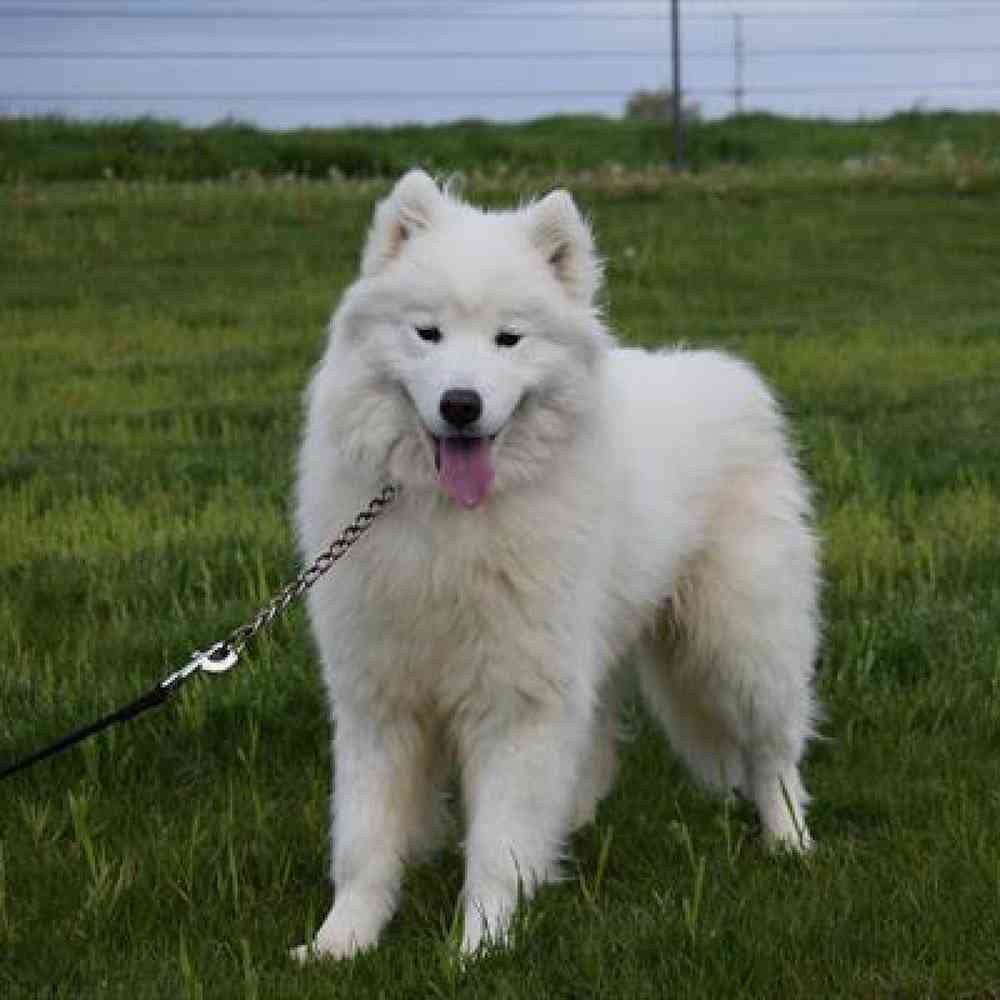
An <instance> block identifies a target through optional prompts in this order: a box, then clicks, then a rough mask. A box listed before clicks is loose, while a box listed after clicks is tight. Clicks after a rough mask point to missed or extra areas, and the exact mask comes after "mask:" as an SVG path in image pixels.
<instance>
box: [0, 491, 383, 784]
mask: <svg viewBox="0 0 1000 1000" xmlns="http://www.w3.org/2000/svg"><path fill="white" fill-rule="evenodd" d="M399 492H400V491H399V487H398V486H386V487H384V488H383V490H382V491H381V493H379V494H378V496H375V497H373V498H372V499H371V501H369V503H368V506H367V507H365V508H364V510H362V511H360V512H359V513H358V515H357V517H355V518H354V520H353V521H351V523H350V524H349V525H347V527H346V528H344V530H343V531H342V532H341V533H340V534H339V535H337V537H336V538H335V539H334V540H333V541H332V542H330V544H329V545H328V546H327V547H326V548H325V549H323V551H322V552H320V554H319V555H318V556H316V558H315V559H314V560H313V561H312V562H311V563H310V564H309V565H308V566H307V567H306V568H305V569H304V570H303V571H302V572H301V573H299V575H298V576H297V577H295V579H294V580H292V581H291V582H290V583H288V584H286V585H285V586H284V587H282V588H281V590H279V591H278V592H277V593H276V594H275V595H274V596H273V597H272V598H271V599H270V600H269V601H268V602H267V604H265V605H264V606H263V607H262V608H261V609H260V610H259V611H258V612H257V613H256V614H255V615H254V616H253V618H251V619H250V621H248V622H247V623H246V624H244V625H240V626H239V628H235V629H233V631H232V632H230V633H229V635H228V636H226V638H225V639H222V640H220V641H219V642H217V643H215V645H214V646H211V647H209V649H208V650H207V651H205V652H202V651H201V650H196V651H195V652H194V653H192V654H191V658H190V659H189V660H188V662H187V663H186V664H185V665H184V666H183V667H181V669H180V670H176V671H174V673H172V674H170V675H169V676H168V677H165V678H164V679H163V680H162V681H160V683H159V684H157V685H156V687H153V688H151V689H150V690H149V691H147V692H146V693H145V694H143V695H141V696H140V697H139V698H136V700H135V701H133V702H130V703H129V704H128V705H125V706H124V707H122V708H119V709H117V710H116V711H114V712H112V713H111V714H109V715H106V716H104V717H103V718H101V719H98V720H97V721H96V722H93V723H91V724H90V725H89V726H84V727H83V728H82V729H78V730H76V732H73V733H70V734H69V735H68V736H65V737H63V738H62V739H60V740H57V741H56V742H55V743H53V744H51V745H50V746H47V747H45V748H44V749H42V750H39V751H37V752H36V753H33V754H31V755H29V756H27V757H24V758H22V759H21V760H18V761H15V762H14V763H13V764H10V765H9V766H7V767H4V768H0V781H2V780H3V779H4V778H7V777H9V776H10V775H12V774H15V773H16V772H18V771H23V770H24V769H25V768H28V767H30V766H31V765H32V764H37V763H38V762H39V761H41V760H44V759H45V758H46V757H51V756H53V755H54V754H57V753H61V752H62V751H63V750H68V749H69V748H70V747H71V746H73V745H74V744H76V743H79V742H80V741H81V740H84V739H86V738H87V737H88V736H92V735H94V734H95V733H99V732H100V731H101V730H102V729H106V728H107V727H108V726H111V725H113V724H114V723H116V722H125V721H126V720H128V719H133V718H135V716H137V715H139V714H140V713H141V712H144V711H145V710H146V709H148V708H153V707H155V706H156V705H161V704H163V702H165V701H166V700H167V699H168V698H169V697H170V696H171V695H172V694H173V693H174V692H175V691H176V690H177V689H178V688H179V687H180V686H181V685H182V684H183V683H184V682H185V681H187V680H188V679H189V678H191V677H193V676H194V675H195V674H197V673H201V672H205V673H209V674H221V673H225V672H226V671H227V670H230V669H232V667H234V666H235V665H236V662H237V660H239V657H240V654H241V653H242V652H243V649H244V648H245V646H246V645H247V643H248V642H250V641H251V640H253V639H254V638H255V637H256V636H257V634H258V633H259V632H261V631H263V630H264V629H266V628H268V627H269V626H270V625H271V624H272V623H273V622H274V620H275V619H276V618H278V617H279V616H280V615H282V614H284V613H285V611H287V610H288V607H289V605H291V604H293V603H294V602H295V601H297V600H298V599H299V598H300V597H302V595H303V594H304V593H305V592H306V591H307V590H309V588H310V587H312V586H313V585H314V584H315V583H316V581H317V580H319V579H320V577H322V576H324V575H325V574H326V573H328V572H329V571H330V569H331V568H332V567H333V564H334V563H336V562H337V561H338V560H339V559H342V558H343V557H344V555H346V554H347V551H348V549H350V547H351V546H352V545H353V544H354V543H355V542H356V541H357V540H358V539H359V538H360V537H361V536H362V535H363V534H364V533H365V532H366V531H367V530H368V529H369V528H370V527H371V526H372V524H373V523H374V521H375V519H376V518H377V517H378V516H379V515H380V514H381V513H382V512H383V511H385V509H386V508H387V507H388V506H389V505H390V504H391V503H392V502H393V501H394V500H395V499H396V498H397V497H398V496H399Z"/></svg>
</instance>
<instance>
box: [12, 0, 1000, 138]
mask: <svg viewBox="0 0 1000 1000" xmlns="http://www.w3.org/2000/svg"><path fill="white" fill-rule="evenodd" d="M678 7H679V14H680V41H681V53H682V60H681V71H682V92H683V94H684V101H685V107H686V108H687V111H688V113H689V114H690V115H692V116H694V115H698V116H701V117H702V118H704V119H715V118H719V117H723V116H727V115H730V114H732V113H734V112H749V111H767V112H772V113H775V114H781V115H795V116H811V117H829V118H837V119H858V118H864V117H879V116H884V115H887V114H890V113H892V112H894V111H899V110H904V109H906V110H913V109H918V110H926V111H933V110H938V109H945V108H947V109H955V110H975V109H978V110H986V109H992V108H995V107H996V106H997V102H998V99H1000V71H998V65H1000V3H997V2H996V0H829V2H828V0H812V2H803V0H767V2H764V0H680V2H679V5H678ZM670 41H671V4H670V2H669V0H659V2H657V0H618V2H608V0H574V2H557V0H425V2H416V0H345V2H335V0H288V2H278V0H30V2H29V0H20V2H18V0H0V115H7V116H22V115H39V114H60V115H65V116H69V117H85V118H134V117H136V116H143V115H149V116H155V117H158V118H170V119H173V120H175V121H178V122H182V123H184V124H189V125H207V124H210V123H214V122H219V121H221V120H225V119H237V120H239V121H243V122H248V123H252V124H255V125H257V126H260V127H262V128H267V129H291V128H298V127H302V126H336V125H347V124H361V123H368V124H390V123H402V122H421V123H432V122H442V121H452V120H456V119H467V118H485V119H491V120H498V121H518V120H524V119H529V118H536V117H539V116H544V115H551V114H557V113H598V114H604V115H621V114H623V113H624V112H625V110H626V107H627V106H628V107H629V108H630V110H631V112H632V113H633V114H634V115H639V116H656V115H658V114H661V113H664V112H665V104H664V103H663V102H662V101H659V102H658V101H657V96H660V97H662V93H663V91H664V90H665V89H666V88H668V87H669V86H670V83H671V79H672V72H673V66H672V61H671V49H670ZM650 94H652V95H653V97H652V98H650V97H649V95H650ZM630 99H631V105H629V101H630Z"/></svg>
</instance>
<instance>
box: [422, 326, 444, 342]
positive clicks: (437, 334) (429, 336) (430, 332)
mask: <svg viewBox="0 0 1000 1000" xmlns="http://www.w3.org/2000/svg"><path fill="white" fill-rule="evenodd" d="M416 331H417V336H418V337H419V338H420V339H421V340H426V341H427V343H428V344H436V343H438V341H440V339H441V331H440V330H439V329H438V328H437V327H436V326H418V327H417V328H416Z"/></svg>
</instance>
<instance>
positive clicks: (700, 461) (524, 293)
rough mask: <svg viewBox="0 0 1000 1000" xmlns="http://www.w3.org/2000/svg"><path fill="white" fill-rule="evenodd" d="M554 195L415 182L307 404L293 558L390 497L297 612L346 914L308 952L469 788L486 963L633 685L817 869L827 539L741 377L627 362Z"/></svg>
mask: <svg viewBox="0 0 1000 1000" xmlns="http://www.w3.org/2000/svg"><path fill="white" fill-rule="evenodd" d="M600 281H601V268H600V263H599V261H598V259H597V257H596V256H595V252H594V246H593V241H592V239H591V234H590V230H589V228H588V226H587V224H586V223H585V222H584V220H583V219H582V218H581V216H580V214H579V213H578V211H577V209H576V206H575V205H574V203H573V200H572V198H571V197H570V196H569V194H567V193H566V192H565V191H555V192H553V193H552V194H550V195H548V196H547V197H545V198H543V199H542V200H540V201H538V202H535V203H533V204H530V205H528V206H527V207H524V208H522V209H520V210H519V211H513V212H482V211H479V210H478V209H476V208H473V207H472V206H470V205H467V204H465V203H463V202H461V201H460V200H458V199H457V198H456V197H454V196H453V195H452V194H451V193H449V192H448V191H447V190H445V191H442V190H440V189H439V188H438V187H437V186H436V185H435V183H434V182H433V181H432V180H431V179H430V178H429V177H428V176H427V175H426V174H424V173H421V172H419V171H413V172H411V173H409V174H407V175H406V176H405V177H403V178H402V180H400V181H399V183H398V184H397V186H396V187H395V189H394V190H393V191H392V192H391V194H390V195H389V196H388V197H387V198H386V199H385V200H384V201H383V202H381V203H380V204H379V206H378V209H377V211H376V213H375V219H374V223H373V225H372V228H371V232H370V235H369V237H368V243H367V246H366V247H365V250H364V257H363V260H362V265H361V276H360V278H359V279H358V281H357V282H356V283H355V284H354V285H352V286H351V287H350V288H349V289H348V290H347V292H346V293H345V294H344V297H343V299H342V301H341V303H340V305H339V308H338V309H337V311H336V313H335V315H334V317H333V320H332V321H331V325H330V342H329V347H328V349H327V353H326V356H325V358H324V359H323V361H322V363H321V364H320V366H319V368H318V370H317V371H316V374H315V377H314V378H313V381H312V384H311V387H310V389H309V394H308V423H307V428H306V434H305V441H304V443H303V446H302V452H301V465H300V482H299V507H298V526H299V533H300V540H301V545H302V549H303V552H304V553H306V555H312V554H313V553H314V552H315V551H316V550H317V549H319V548H320V547H321V546H322V545H323V544H324V542H325V541H326V540H327V539H328V538H329V537H330V536H332V535H333V534H335V533H336V532H337V531H338V530H339V529H340V528H341V527H342V526H343V525H344V524H345V523H347V522H348V521H350V520H351V519H352V517H353V515H354V514H355V512H356V511H357V510H358V509H359V508H361V507H362V506H364V504H365V503H366V502H367V501H368V500H369V499H370V497H371V496H372V495H373V494H374V493H376V492H377V491H378V490H379V489H380V488H381V487H382V486H383V485H384V484H385V483H387V482H392V483H396V484H399V485H400V486H401V487H402V493H401V496H400V498H399V499H398V500H397V501H396V503H395V504H394V505H393V506H392V507H391V508H390V509H389V510H388V511H387V512H386V513H385V514H384V515H383V516H382V518H381V519H380V520H379V521H378V523H377V524H376V525H375V526H374V527H373V528H372V529H371V531H370V532H369V534H368V535H367V536H366V537H365V538H364V539H363V540H362V541H361V542H360V543H359V544H358V545H357V547H356V548H355V549H354V550H353V551H352V553H351V555H350V557H349V558H348V559H347V561H345V562H344V563H342V564H341V565H340V566H339V567H338V568H337V570H336V571H335V572H333V573H332V574H330V575H329V576H328V577H326V578H324V579H323V580H322V581H321V582H320V583H319V584H318V585H317V587H316V588H315V589H314V591H313V592H312V595H311V603H310V613H311V619H312V623H313V627H314V630H315V634H316V638H317V641H318V644H319V648H320V652H321V654H322V658H323V664H324V676H325V680H326V685H327V688H328V692H329V696H330V702H331V710H332V715H333V720H334V724H335V739H334V745H335V762H336V763H335V780H334V785H333V838H332V839H333V848H332V851H333V875H334V881H335V885H336V899H335V902H334V905H333V908H332V909H331V910H330V913H329V915H328V916H327V917H326V919H325V921H324V922H323V924H322V926H321V927H320V929H319V932H318V933H317V935H316V938H315V940H314V941H312V942H310V943H308V944H307V945H305V946H303V948H301V949H299V950H298V954H299V955H300V957H308V956H313V955H332V956H337V957H343V956H348V955H351V954H353V953H355V952H356V951H358V950H359V949H364V948H368V947H370V946H371V945H373V944H374V943H375V941H376V940H377V938H378V936H379V934H380V932H381V931H382V928H383V927H384V926H385V925H386V923H387V922H388V920H389V919H390V917H391V916H392V914H393V912H394V910H395V908H396V905H397V900H398V896H399V888H400V882H401V877H402V870H403V865H404V862H405V860H406V859H408V858H412V857H414V856H416V855H419V854H422V853H424V852H427V851H429V850H432V849H433V848H434V847H435V846H437V845H438V844H439V843H440V842H441V838H442V836H443V835H444V834H445V832H446V829H447V821H446V815H447V808H446V806H447V803H446V797H445V789H446V786H447V781H448V777H449V773H450V771H451V770H452V765H454V764H457V766H458V769H459V773H460V776H461V794H462V800H463V806H464V816H465V822H466V836H465V852H466V876H465V888H464V891H463V911H464V948H465V949H466V950H467V951H470V952H471V951H475V950H476V949H477V948H478V947H479V946H480V944H481V943H483V942H484V941H493V942H502V941H503V940H504V937H505V933H506V931H507V930H508V928H509V923H510V919H511V915H512V911H513V909H514V907H515V906H516V904H517V901H518V899H519V898H522V897H525V896H528V895H530V894H531V892H532V890H533V889H534V888H535V887H536V886H537V885H538V884H539V883H541V882H543V881H544V880H546V879H549V878H551V877H553V876H554V875H555V874H557V867H558V859H559V857H560V852H561V851H562V849H563V845H564V843H565V840H566V838H567V836H568V835H569V833H570V832H571V831H572V830H574V829H575V828H576V827H578V826H580V825H581V824H584V823H587V822H588V821H590V820H591V819H592V818H593V816H594V810H595V808H596V806H597V803H598V802H599V801H600V799H601V798H602V796H604V795H605V793H606V792H607V791H608V789H609V787H610V785H611V783H612V780H613V777H614V770H615V735H616V723H615V704H614V695H613V689H614V685H613V683H612V679H613V677H614V676H615V674H616V673H617V669H616V668H617V667H618V666H619V665H621V664H622V663H623V662H624V663H628V664H632V665H634V666H635V667H636V668H637V670H638V675H639V681H640V687H641V690H642V692H643V694H644V696H645V698H646V700H647V701H648V703H649V706H650V708H651V709H652V711H653V713H654V714H655V716H656V717H657V718H658V719H659V720H660V722H661V723H662V724H663V726H664V728H665V729H666V731H667V733H668V734H669V736H670V739H671V741H672V742H673V745H674V747H675V748H676V750H677V751H678V753H679V754H680V755H681V756H682V757H683V758H684V759H685V760H686V761H687V762H688V764H689V765H690V766H691V768H692V769H693V771H694V772H695V774H696V775H697V776H698V777H699V778H701V779H702V780H703V781H704V782H705V783H706V784H708V785H710V786H713V787H716V788H719V789H721V790H724V791H731V790H733V789H736V790H738V791H739V792H741V793H742V794H743V795H744V796H745V797H746V798H748V799H749V800H750V801H752V802H753V803H754V804H755V805H756V808H757V810H758V812H759V815H760V820H761V823H762V826H763V830H764V833H765V836H766V837H767V838H768V839H769V840H770V841H771V842H774V843H778V844H783V845H787V846H788V847H790V848H793V849H802V848H805V847H806V846H808V844H809V834H808V832H807V831H806V826H805V819H804V810H805V804H806V800H807V797H806V793H805V790H804V788H803V785H802V781H801V779H800V777H799V761H800V758H801V756H802V753H803V749H804V746H805V744H806V741H807V740H808V738H809V737H810V735H811V733H812V727H813V718H814V707H813V697H812V683H811V678H812V665H813V660H814V655H815V651H816V644H817V635H818V622H817V580H818V577H817V565H816V545H815V542H814V539H813V536H812V534H811V532H810V529H809V526H808V517H809V499H808V493H807V489H806V487H805V484H804V482H803V479H802V477H801V476H800V474H799V472H798V470H797V468H796V465H795V462H794V460H793V458H792V456H791V454H790V451H789V446H788V444H787V442H786V439H785V434H784V431H783V425H782V419H781V416H780V414H779V411H778V408H777V406H776V405H775V402H774V400H773V398H772V397H771V395H770V394H769V392H768V390H767V388H766V387H765V386H764V384H763V383H762V382H761V380H760V378H759V377H758V376H757V375H756V374H755V373H754V371H753V370H752V369H751V368H750V367H749V366H748V365H746V364H743V363H741V362H739V361H737V360H734V359H733V358H730V357H727V356H726V355H724V354H720V353H716V352H710V351H682V350H675V351H665V352H662V353H647V352H645V351H639V350H628V349H622V348H619V347H617V346H616V345H615V342H614V341H613V339H612V338H611V336H610V335H609V334H608V332H607V331H606V329H605V327H604V325H603V324H602V322H601V319H600V317H599V315H598V312H597V311H596V308H595V304H594V297H595V294H596V293H597V291H598V288H599V285H600Z"/></svg>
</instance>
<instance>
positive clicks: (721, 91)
mask: <svg viewBox="0 0 1000 1000" xmlns="http://www.w3.org/2000/svg"><path fill="white" fill-rule="evenodd" d="M928 89H932V90H951V91H959V90H968V91H982V92H984V93H985V92H995V91H1000V81H997V80H978V81H963V80H959V81H953V82H942V81H938V80H934V81H930V82H928V81H922V82H920V83H909V84H906V83H896V82H892V83H868V84H843V85H836V84H834V85H824V86H799V85H792V86H782V85H775V86H769V85H761V86H759V87H747V88H746V93H748V94H818V93H834V92H838V93H863V92H866V91H896V92H905V91H911V92H917V93H920V92H923V91H925V90H928ZM684 92H685V93H686V94H695V95H698V94H702V95H706V96H718V95H731V94H732V88H730V87H687V88H685V91H684ZM627 95H628V92H627V91H623V90H520V91H517V90H485V91H470V90H464V91H461V92H456V91H453V90H416V91H413V90H327V91H319V90H317V91H308V90H302V91H257V92H249V93H248V92H232V91H230V92H204V93H202V92H193V93H190V94H183V93H177V92H169V91H163V92H148V93H130V94H121V93H100V92H98V93H85V92H84V93H56V92H52V93H21V94H17V93H11V94H0V101H10V102H16V101H58V102H77V103H86V102H88V101H96V102H105V101H115V102H117V101H126V102H134V101H184V102H186V101H234V102H248V101H352V100H353V101H381V100H401V99H404V98H405V99H412V100H442V99H445V98H447V99H449V100H466V99H467V100H523V99H529V98H550V99H566V98H574V97H577V98H621V97H625V96H627Z"/></svg>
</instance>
